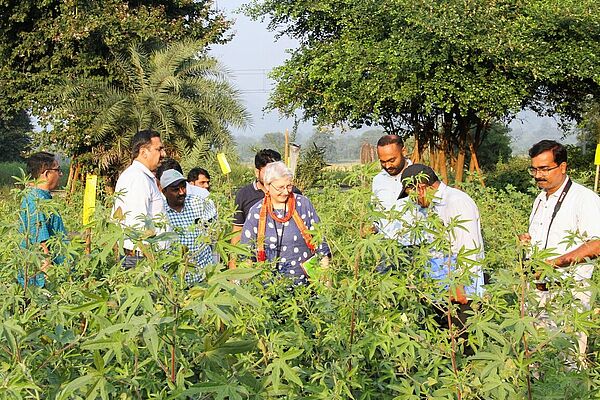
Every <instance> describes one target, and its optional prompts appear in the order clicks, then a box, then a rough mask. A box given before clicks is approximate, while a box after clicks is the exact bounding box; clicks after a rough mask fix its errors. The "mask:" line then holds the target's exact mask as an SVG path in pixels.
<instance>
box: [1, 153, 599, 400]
mask: <svg viewBox="0 0 600 400" xmlns="http://www.w3.org/2000/svg"><path fill="white" fill-rule="evenodd" d="M376 169H377V168H376V166H375V165H374V164H373V165H366V166H357V167H355V168H354V169H353V170H352V171H350V172H349V173H348V175H347V177H346V182H347V183H349V184H351V185H352V186H354V187H353V188H351V189H349V190H347V191H343V192H341V191H340V190H339V188H338V187H337V185H336V184H335V182H329V184H326V185H324V188H322V189H319V190H310V189H309V190H307V192H306V195H307V196H308V197H309V198H310V199H311V200H312V202H313V203H314V205H315V207H316V209H317V210H318V213H319V216H320V217H321V220H322V223H321V224H319V225H318V227H317V230H316V231H315V236H316V239H317V240H318V239H319V238H321V237H322V236H325V237H326V238H327V240H328V243H329V245H330V246H331V249H332V251H333V259H332V263H331V265H330V268H329V270H327V271H325V277H326V278H328V283H327V282H321V281H315V282H312V283H311V285H310V286H309V287H300V288H294V289H293V290H290V287H289V282H287V281H284V280H280V279H277V278H274V276H273V275H272V273H271V269H272V268H273V266H272V265H270V264H269V263H264V264H253V265H252V267H253V268H246V267H245V266H244V265H239V267H240V268H239V269H237V270H233V271H229V270H226V267H225V265H224V264H219V265H217V266H215V267H211V268H209V269H208V270H207V275H208V279H207V280H206V282H204V283H202V284H200V285H198V286H194V287H192V288H186V287H185V285H184V284H183V282H182V277H183V273H184V271H185V269H186V268H187V266H186V263H185V261H184V257H183V256H182V251H183V249H182V248H181V247H180V246H177V245H174V246H171V248H170V251H157V250H156V249H153V246H152V243H156V242H157V241H158V239H159V238H147V241H146V242H147V243H146V244H144V243H142V241H141V236H140V237H139V243H140V245H141V246H142V248H143V249H144V251H145V252H146V254H147V258H146V260H144V261H143V262H142V264H141V265H139V266H138V267H136V268H135V269H133V270H130V271H123V270H122V269H121V268H120V266H119V265H118V263H117V262H116V261H115V259H114V255H113V251H112V249H113V246H114V245H115V244H116V246H117V248H118V247H120V246H121V240H122V238H123V231H122V229H121V228H120V227H118V226H116V225H114V224H112V223H111V222H110V221H109V220H108V219H107V217H106V216H107V215H108V210H109V209H110V208H109V206H110V199H104V200H105V201H106V202H105V201H102V202H100V203H99V205H98V208H97V210H96V215H95V217H96V221H95V222H94V223H93V224H92V225H91V226H90V228H91V232H92V248H91V252H90V254H89V255H86V254H84V251H83V248H84V243H83V240H82V238H81V237H78V236H76V237H74V238H73V239H72V240H71V242H70V243H68V244H67V245H65V246H63V247H62V248H61V251H62V252H64V253H65V254H68V255H70V256H71V257H70V258H71V261H70V262H69V264H67V265H64V266H54V267H53V268H52V269H51V270H50V271H49V278H48V280H49V285H48V287H47V288H45V289H36V288H28V289H27V290H24V289H23V287H21V286H19V285H18V284H17V283H16V282H15V279H14V277H15V275H16V273H17V271H18V270H19V269H27V270H28V271H29V272H33V271H35V269H36V268H37V267H38V266H39V265H40V263H41V261H42V260H43V255H42V254H41V251H40V250H39V249H35V248H31V249H23V248H21V247H19V242H20V240H21V235H19V234H18V232H17V229H16V210H17V206H18V204H19V197H20V196H21V195H22V194H23V193H22V191H20V190H17V191H15V192H14V196H15V197H14V198H12V199H10V200H6V201H2V202H0V215H1V216H2V217H0V232H1V233H2V235H3V240H4V242H3V243H4V244H5V245H4V246H2V247H1V248H0V259H1V260H2V263H3V268H1V269H0V290H1V291H2V293H3V296H2V300H0V349H1V350H2V351H0V366H1V367H0V392H1V393H2V394H1V396H2V397H3V398H9V399H13V398H14V399H18V398H56V399H83V398H103V399H113V398H163V399H178V398H201V399H225V398H230V399H256V400H258V399H279V398H293V399H296V398H310V399H384V400H385V399H390V400H391V399H414V400H418V399H422V398H427V399H434V400H437V399H439V400H441V399H453V398H457V395H458V393H459V391H460V395H461V397H462V398H463V399H493V400H495V399H525V398H527V397H528V389H527V387H528V384H527V383H528V381H529V382H530V383H531V396H532V398H542V397H546V398H576V399H594V398H597V396H598V395H599V393H598V388H599V387H600V372H599V371H600V365H599V363H598V353H597V352H598V347H592V351H593V352H594V353H593V354H590V359H589V360H588V363H587V366H586V367H584V368H581V369H580V370H573V369H572V368H571V367H570V366H569V365H568V361H569V360H571V361H572V360H573V359H574V358H573V357H574V354H575V352H576V346H575V344H574V339H575V337H574V332H577V331H580V330H583V329H585V330H586V331H587V332H588V334H589V336H590V343H591V344H594V343H597V341H598V338H599V337H600V332H599V329H598V323H597V322H598V321H597V315H596V314H594V313H592V312H582V311H580V310H578V309H577V307H573V297H572V294H571V290H573V288H574V282H572V281H570V280H569V279H564V278H562V277H561V276H559V275H560V274H558V273H556V272H553V271H551V270H549V269H548V268H545V267H544V265H545V263H544V262H543V260H544V259H546V258H547V257H548V255H549V252H547V251H546V252H533V254H532V257H531V258H530V259H529V260H524V259H523V258H522V257H521V254H522V250H525V249H523V248H521V247H519V246H518V245H517V240H516V238H515V235H516V234H517V233H520V232H522V231H523V230H524V229H525V226H526V223H527V222H526V221H527V215H528V213H529V210H530V207H531V202H532V196H530V195H527V194H523V193H520V192H518V191H515V190H512V189H510V188H509V189H508V190H495V189H490V188H481V187H480V186H478V185H466V190H467V191H468V192H469V193H470V195H471V196H472V197H473V199H474V200H475V201H476V202H477V204H478V206H479V208H480V211H481V216H482V227H483V229H484V232H483V234H484V239H485V242H486V258H485V269H486V270H487V271H489V272H490V273H491V283H490V284H489V285H488V286H487V287H486V294H485V295H484V296H483V297H482V298H476V299H475V300H474V307H473V314H472V316H471V317H470V319H469V321H468V323H467V324H466V326H465V327H464V328H463V329H461V330H460V331H456V330H447V329H442V328H440V326H439V318H437V315H438V313H440V314H442V316H445V313H448V312H450V313H452V312H454V311H453V307H449V304H448V301H447V291H446V289H445V288H444V287H443V286H442V285H440V284H439V283H438V282H435V281H432V280H431V279H429V278H428V277H427V276H426V274H424V271H425V268H426V262H427V259H428V257H429V251H430V250H432V249H434V248H435V249H438V250H442V251H443V250H444V249H446V250H447V249H448V247H449V245H450V243H449V241H448V236H447V235H446V233H447V229H445V228H443V226H441V224H440V221H439V220H436V219H430V220H428V221H422V223H421V222H419V223H418V224H416V226H414V227H407V229H410V230H412V231H413V232H414V233H417V234H422V233H423V231H424V230H425V229H427V230H429V231H430V233H431V234H432V239H433V241H432V242H431V243H430V244H423V245H422V246H421V248H419V249H415V250H414V251H409V250H408V249H406V248H401V247H399V246H398V245H397V244H396V243H395V242H390V241H386V240H382V238H381V237H379V236H378V235H376V234H372V233H369V231H368V230H367V229H363V228H366V227H369V226H370V225H371V224H372V222H373V221H374V220H377V219H379V218H380V217H381V213H380V212H379V211H377V210H376V209H374V208H373V206H372V204H371V201H370V199H371V193H370V182H371V179H372V176H373V173H374V172H376ZM218 189H219V191H218V192H213V193H212V194H211V196H213V198H214V200H215V202H216V204H217V206H218V209H219V220H218V221H216V222H214V223H213V225H211V226H210V227H209V231H210V235H211V237H212V239H213V240H214V241H215V247H216V249H217V250H218V251H219V252H220V254H221V256H222V263H226V261H227V257H228V256H229V255H231V254H233V253H237V254H241V255H244V256H248V255H249V254H248V251H247V250H246V249H244V248H241V247H238V246H232V245H231V244H230V241H229V239H230V236H231V234H230V232H229V227H230V226H231V221H230V218H231V215H232V212H233V207H232V199H231V196H230V192H229V189H231V188H230V187H219V188H218ZM79 196H80V194H78V196H76V197H75V198H73V199H72V200H71V201H72V202H73V203H71V204H70V205H69V206H68V207H66V205H65V204H64V202H63V200H61V199H56V200H54V201H53V202H51V203H52V204H49V205H48V206H50V207H53V208H55V209H58V210H60V211H61V212H62V213H63V217H64V218H65V221H66V222H67V225H68V228H69V229H75V230H81V229H82V228H83V227H82V226H81V224H80V222H79V221H80V215H79V211H80V208H81V198H79ZM453 224H458V222H454V223H453ZM434 231H439V232H438V233H434ZM359 232H364V233H365V235H363V236H361V235H360V234H359ZM129 233H130V234H133V232H129ZM205 239H206V238H201V240H205ZM467 256H468V254H463V253H461V254H459V262H465V257H467ZM392 260H393V261H394V262H396V263H397V264H398V265H399V268H398V269H397V270H394V271H391V272H388V273H387V274H383V275H382V274H379V273H377V272H376V271H375V268H376V267H377V266H378V265H379V264H380V263H382V262H389V261H392ZM540 268H541V269H542V270H543V271H544V273H546V274H548V276H550V277H551V278H553V279H556V280H557V281H559V282H560V285H558V286H557V287H556V290H555V292H554V294H555V297H554V300H553V302H552V303H551V304H549V305H548V306H547V308H546V311H547V312H548V313H550V314H551V315H552V316H553V318H554V319H555V320H556V321H558V326H557V327H556V328H554V329H547V328H544V327H540V326H538V325H537V324H536V316H535V315H534V313H533V304H535V301H536V300H535V296H534V292H533V290H532V288H531V287H530V285H529V284H528V283H529V280H530V276H529V275H527V274H528V273H530V272H531V271H533V270H539V269H540ZM466 275H467V274H454V275H452V276H451V278H449V279H448V281H447V282H445V283H447V284H448V285H455V284H457V283H459V282H463V281H464V280H465V279H466V278H467V276H466ZM596 282H597V277H596ZM593 289H594V290H597V289H598V286H597V283H596V284H595V286H594V288H593ZM525 306H527V310H531V313H530V311H528V312H526V313H522V311H521V310H522V307H525ZM598 307H599V303H598V301H596V302H595V303H594V306H593V308H596V309H597V308H598ZM463 332H464V333H465V335H463V336H460V335H459V333H463ZM453 343H454V344H456V346H457V347H456V349H457V350H456V353H454V352H453V350H452V349H453ZM466 347H470V348H472V349H473V351H474V355H472V356H465V355H463V349H464V348H466ZM453 354H454V355H453Z"/></svg>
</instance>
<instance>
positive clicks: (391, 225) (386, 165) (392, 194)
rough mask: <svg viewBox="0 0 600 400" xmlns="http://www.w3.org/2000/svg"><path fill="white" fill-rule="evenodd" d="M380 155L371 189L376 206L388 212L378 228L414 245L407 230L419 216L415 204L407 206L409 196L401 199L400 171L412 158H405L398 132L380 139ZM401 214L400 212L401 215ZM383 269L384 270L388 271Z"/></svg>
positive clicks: (378, 150)
mask: <svg viewBox="0 0 600 400" xmlns="http://www.w3.org/2000/svg"><path fill="white" fill-rule="evenodd" d="M377 157H378V158H379V163H380V164H381V168H382V169H381V171H380V172H379V173H378V174H377V175H375V177H374V178H373V184H372V190H373V195H374V199H375V201H376V202H377V206H378V207H379V208H380V209H381V210H382V211H384V212H385V213H386V214H392V213H394V212H396V213H397V214H396V215H395V216H391V215H388V218H382V219H380V220H379V221H377V222H376V230H377V231H378V232H380V233H381V234H383V236H385V237H386V238H388V239H392V240H397V241H398V242H399V243H400V244H401V245H404V246H407V245H413V244H415V243H414V240H413V238H411V237H409V236H410V235H408V234H407V233H406V227H409V226H411V225H413V222H414V219H415V218H417V217H418V216H416V215H413V214H415V213H416V211H415V209H414V207H412V208H411V207H410V205H408V206H407V202H406V199H399V198H398V196H399V195H400V192H402V181H401V179H400V174H401V173H402V171H403V170H404V169H405V168H406V167H407V166H409V165H410V164H412V163H411V161H410V160H409V159H407V158H405V157H404V142H403V141H402V138H400V136H398V135H385V136H382V137H381V138H379V140H378V141H377ZM398 214H401V215H398ZM387 269H388V268H387V267H386V268H384V269H383V270H387Z"/></svg>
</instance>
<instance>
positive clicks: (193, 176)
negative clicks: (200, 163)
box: [187, 167, 210, 182]
mask: <svg viewBox="0 0 600 400" xmlns="http://www.w3.org/2000/svg"><path fill="white" fill-rule="evenodd" d="M200 175H204V176H205V177H206V179H210V174H209V173H208V171H207V170H205V169H204V168H200V167H196V168H192V169H190V172H188V175H187V180H188V182H193V181H196V180H198V176H200Z"/></svg>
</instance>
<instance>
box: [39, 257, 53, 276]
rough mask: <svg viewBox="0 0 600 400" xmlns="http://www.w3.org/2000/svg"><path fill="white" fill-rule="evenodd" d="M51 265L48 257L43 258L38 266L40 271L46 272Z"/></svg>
mask: <svg viewBox="0 0 600 400" xmlns="http://www.w3.org/2000/svg"><path fill="white" fill-rule="evenodd" d="M51 265H52V262H50V260H49V259H47V258H45V259H44V261H42V266H41V267H40V271H42V272H43V273H47V272H48V270H50V266H51Z"/></svg>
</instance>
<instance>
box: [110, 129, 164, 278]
mask: <svg viewBox="0 0 600 400" xmlns="http://www.w3.org/2000/svg"><path fill="white" fill-rule="evenodd" d="M131 153H132V158H133V162H132V163H131V165H130V166H129V167H128V168H127V169H126V170H125V171H123V173H121V175H120V176H119V179H118V180H117V184H116V186H115V193H117V197H116V199H115V204H114V206H113V216H114V217H115V218H116V219H118V220H120V222H121V224H122V225H123V226H125V227H129V228H134V229H136V230H144V231H148V232H154V234H157V233H158V232H159V231H160V230H159V229H157V228H156V226H155V224H154V222H156V221H155V219H156V218H157V217H158V216H159V215H161V214H163V215H164V204H163V198H162V196H161V194H160V191H159V190H158V185H157V183H156V177H155V176H154V172H155V171H156V169H157V168H158V166H159V165H160V162H161V160H162V158H164V157H165V150H164V147H163V144H162V142H161V140H160V135H159V133H158V132H154V131H151V130H144V131H140V132H138V133H136V134H135V135H134V136H133V138H132V139H131ZM123 250H124V253H125V257H124V259H123V267H124V268H125V269H129V268H133V267H134V266H135V265H136V264H137V262H138V261H139V260H141V259H142V258H143V255H142V253H141V251H140V249H137V248H136V246H135V244H134V243H133V241H132V240H131V239H130V238H126V239H125V241H124V243H123Z"/></svg>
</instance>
